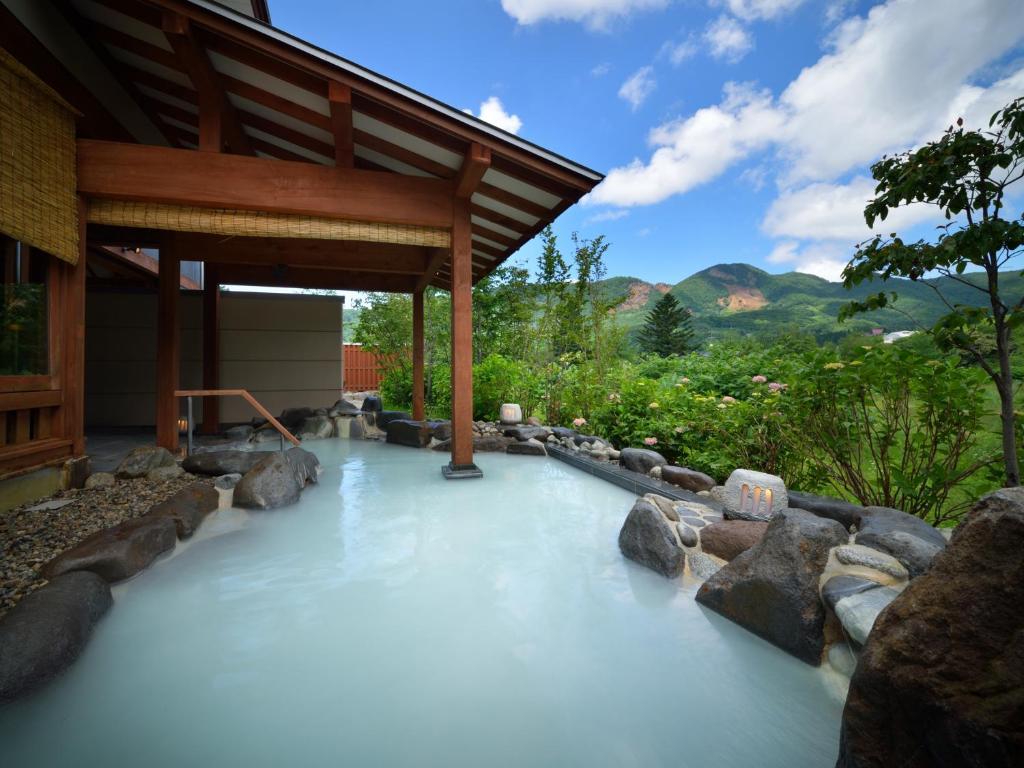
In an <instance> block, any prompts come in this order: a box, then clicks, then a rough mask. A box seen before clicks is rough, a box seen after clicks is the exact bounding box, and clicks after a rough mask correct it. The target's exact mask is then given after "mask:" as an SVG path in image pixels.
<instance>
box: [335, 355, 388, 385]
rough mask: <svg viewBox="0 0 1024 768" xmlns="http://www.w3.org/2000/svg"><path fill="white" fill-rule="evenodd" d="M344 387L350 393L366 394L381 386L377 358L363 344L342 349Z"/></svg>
mask: <svg viewBox="0 0 1024 768" xmlns="http://www.w3.org/2000/svg"><path fill="white" fill-rule="evenodd" d="M342 356H343V360H342V369H341V378H342V386H343V387H344V388H345V389H346V390H347V391H349V392H365V391H366V390H369V389H377V388H378V387H379V386H380V365H379V364H378V362H377V356H376V355H375V354H373V352H371V351H370V350H368V349H363V346H362V345H361V344H345V345H343V347H342Z"/></svg>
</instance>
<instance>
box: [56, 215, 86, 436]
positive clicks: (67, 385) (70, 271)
mask: <svg viewBox="0 0 1024 768" xmlns="http://www.w3.org/2000/svg"><path fill="white" fill-rule="evenodd" d="M86 262H87V258H86V202H85V200H83V199H82V198H79V199H78V263H77V264H75V265H73V266H72V265H71V264H64V265H62V266H63V269H64V280H63V283H64V290H63V301H64V306H63V308H62V310H63V314H64V338H63V339H62V346H61V350H60V353H61V358H62V360H61V386H62V388H63V390H64V404H63V407H62V409H61V410H62V412H63V417H64V425H63V426H64V436H65V437H67V438H70V439H71V452H72V455H74V456H81V455H82V454H84V453H85V273H86V268H87V265H86ZM51 290H52V288H51Z"/></svg>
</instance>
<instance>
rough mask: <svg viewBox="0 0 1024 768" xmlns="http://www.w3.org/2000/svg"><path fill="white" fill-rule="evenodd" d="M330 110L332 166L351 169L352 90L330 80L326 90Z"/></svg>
mask: <svg viewBox="0 0 1024 768" xmlns="http://www.w3.org/2000/svg"><path fill="white" fill-rule="evenodd" d="M327 100H328V103H329V104H330V109H331V129H332V133H334V164H335V166H336V167H338V168H351V167H352V163H353V155H352V152H353V146H354V145H353V133H352V89H351V88H350V87H349V86H347V85H345V84H344V83H339V82H337V81H335V80H332V81H331V82H330V83H329V85H328V88H327Z"/></svg>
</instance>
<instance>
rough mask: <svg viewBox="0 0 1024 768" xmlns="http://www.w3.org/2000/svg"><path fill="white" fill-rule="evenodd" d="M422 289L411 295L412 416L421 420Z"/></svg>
mask: <svg viewBox="0 0 1024 768" xmlns="http://www.w3.org/2000/svg"><path fill="white" fill-rule="evenodd" d="M423 396H424V389H423V291H415V292H414V293H413V295H412V417H413V418H414V419H415V420H416V421H423V419H424V418H425V414H426V411H425V408H424V404H423Z"/></svg>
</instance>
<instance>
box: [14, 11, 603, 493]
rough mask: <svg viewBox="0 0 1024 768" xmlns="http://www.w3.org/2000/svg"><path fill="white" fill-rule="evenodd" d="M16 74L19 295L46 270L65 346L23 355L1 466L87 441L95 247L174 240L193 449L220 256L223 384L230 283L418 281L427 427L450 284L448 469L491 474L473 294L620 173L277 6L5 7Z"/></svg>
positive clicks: (380, 286)
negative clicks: (477, 398) (28, 364)
mask: <svg viewBox="0 0 1024 768" xmlns="http://www.w3.org/2000/svg"><path fill="white" fill-rule="evenodd" d="M0 73H2V74H4V79H3V81H2V82H3V83H4V86H3V87H4V89H5V90H9V91H10V92H9V93H4V94H3V98H2V99H0V151H2V153H3V157H2V158H0V233H2V234H3V236H4V251H3V252H4V253H5V254H6V255H5V261H4V265H5V290H7V289H9V288H11V286H16V285H18V284H20V283H24V282H25V281H27V280H37V281H38V283H39V284H41V285H45V291H46V297H47V298H46V302H47V307H48V315H47V317H48V325H47V328H48V342H49V343H48V348H47V351H46V355H45V357H46V360H45V362H44V363H42V364H38V365H37V368H38V369H39V370H32V371H29V372H28V373H25V372H24V371H21V370H16V371H11V370H7V371H5V370H4V369H2V368H0V418H2V421H0V476H2V475H3V473H4V472H8V473H9V472H15V471H25V470H26V469H29V468H32V467H37V466H40V465H45V464H47V463H51V464H52V463H53V462H56V461H61V460H64V459H66V458H67V457H71V456H77V455H81V454H83V453H84V451H85V444H84V428H83V390H84V379H83V367H84V364H83V360H84V351H83V350H84V334H85V323H84V311H85V288H84V286H85V269H86V261H87V253H89V252H90V249H91V250H92V252H93V253H96V252H97V249H101V251H102V249H118V248H123V247H127V248H131V249H134V248H139V247H144V248H157V249H159V260H158V269H159V280H158V296H159V299H158V301H159V321H158V324H159V335H158V352H157V414H156V420H155V423H156V430H157V442H158V444H160V445H162V446H165V447H167V448H169V449H176V448H177V446H178V416H179V406H178V403H177V401H176V398H175V394H174V393H175V391H176V390H177V389H178V387H179V360H180V348H179V347H180V342H179V331H178V328H179V325H178V316H179V294H180V288H181V284H182V283H181V277H182V276H181V272H180V263H181V262H182V261H202V262H204V265H205V274H206V280H205V282H204V286H203V291H204V300H203V325H204V336H203V378H204V381H203V385H204V388H205V389H216V388H218V380H217V378H218V373H217V370H218V369H217V346H218V340H217V313H218V296H219V286H220V285H224V284H245V285H262V286H282V287H298V288H329V289H350V290H364V291H390V292H402V293H410V294H412V295H413V312H414V316H413V328H414V332H413V335H414V340H413V341H414V343H413V349H414V366H413V369H414V384H415V386H414V396H413V397H414V405H413V411H414V417H415V418H417V419H422V418H423V416H424V404H423V291H424V289H426V288H427V287H428V286H434V287H437V288H441V289H444V290H448V291H450V293H451V298H452V301H451V306H452V319H451V322H452V334H451V337H452V422H453V424H452V457H451V462H450V465H449V467H448V469H449V473H450V474H454V475H456V476H457V475H459V474H460V473H462V472H464V471H467V470H468V471H469V473H470V474H472V470H474V469H475V466H474V464H473V441H472V438H473V435H472V366H471V364H472V349H471V345H472V314H471V290H472V286H473V284H474V283H476V282H477V281H478V280H480V279H481V278H482V277H484V276H485V275H487V274H488V273H490V272H491V271H492V270H494V269H495V268H496V267H497V266H498V265H499V264H501V263H502V261H504V260H505V259H507V258H508V257H509V256H510V255H512V254H513V253H514V252H515V251H516V250H517V249H518V248H519V247H520V246H522V245H523V244H524V243H525V242H527V241H528V240H529V239H530V238H532V237H533V236H535V235H536V234H537V233H538V232H539V231H540V230H541V229H543V228H544V227H545V226H546V225H547V224H549V223H550V222H551V221H553V220H554V219H555V218H556V217H557V216H558V215H559V214H560V213H561V212H562V211H564V210H565V209H566V208H568V207H569V206H571V205H572V204H573V203H575V202H576V201H577V200H579V198H580V197H581V196H582V195H584V194H586V193H587V192H588V191H590V190H591V189H592V188H593V187H594V186H595V185H596V184H597V183H598V182H599V181H600V180H601V176H600V174H598V173H595V172H594V171H591V170H589V169H587V168H585V167H583V166H581V165H579V164H577V163H574V162H572V161H570V160H567V159H566V158H564V157H561V156H559V155H557V154H555V153H553V152H550V151H548V150H545V149H543V148H541V147H538V146H536V145H534V144H531V143H529V142H527V141H525V140H523V139H521V138H519V137H517V136H514V135H512V134H509V133H507V132H505V131H502V130H500V129H498V128H496V127H494V126H492V125H489V124H487V123H484V122H482V121H480V120H478V119H476V118H474V117H473V116H471V115H468V114H465V113H463V112H462V111H460V110H458V109H455V108H452V107H450V106H447V105H445V104H442V103H441V102H438V101H436V100H434V99H432V98H430V97H428V96H425V95H424V94H421V93H418V92H417V91H415V90H413V89H411V88H408V87H406V86H404V85H401V84H400V83H396V82H394V81H392V80H389V79H388V78H386V77H384V76H382V75H379V74H377V73H375V72H372V71H370V70H367V69H365V68H363V67H360V66H358V65H357V64H354V63H352V62H350V61H347V60H345V59H343V58H340V57H338V56H335V55H333V54H330V53H328V52H326V51H323V50H321V49H319V48H316V47H315V46H313V45H311V44H309V43H306V42H304V41H302V40H299V39H297V38H295V37H292V36H290V35H288V34H287V33H285V32H282V31H281V30H278V29H276V28H274V27H273V26H271V24H270V18H269V11H268V9H267V5H266V2H264V1H263V0H252V1H251V2H249V1H248V0H233V1H231V2H227V1H225V2H223V3H216V2H211V1H210V0H0ZM14 96H16V98H15V97H14ZM12 128H13V130H12ZM11 158H18V159H19V161H18V162H8V161H10V159H11ZM55 166H56V167H55ZM204 418H205V421H206V425H207V426H208V427H215V426H216V422H217V404H216V400H215V399H210V400H209V401H208V402H207V403H206V404H205V410H204Z"/></svg>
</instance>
